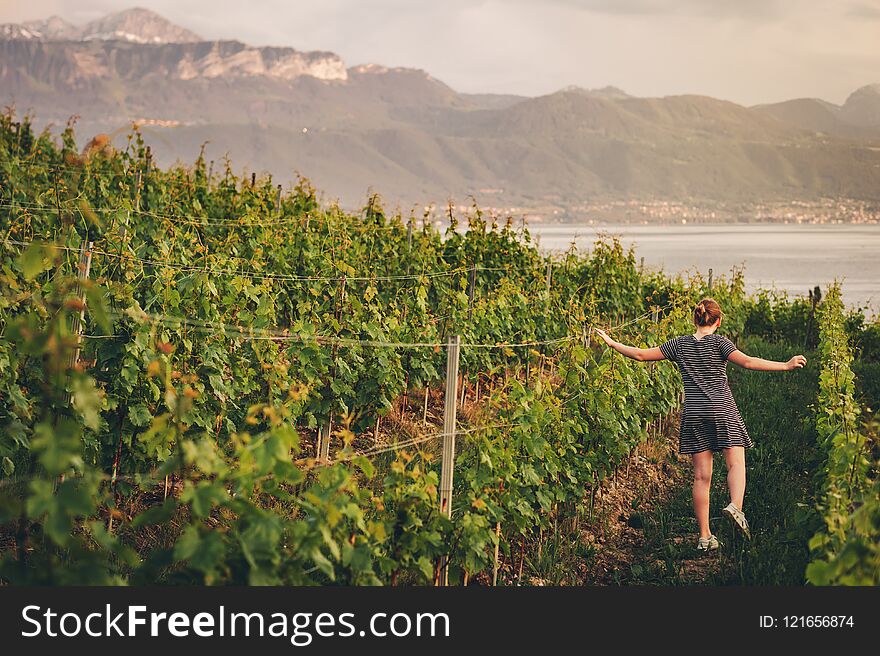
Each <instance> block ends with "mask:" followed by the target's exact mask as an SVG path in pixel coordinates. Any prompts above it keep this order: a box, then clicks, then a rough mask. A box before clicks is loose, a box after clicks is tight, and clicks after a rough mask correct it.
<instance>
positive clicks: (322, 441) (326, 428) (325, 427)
mask: <svg viewBox="0 0 880 656" xmlns="http://www.w3.org/2000/svg"><path fill="white" fill-rule="evenodd" d="M345 282H346V277H345V276H344V275H343V276H342V278H341V279H340V285H339V295H338V296H337V299H336V314H335V316H336V321H337V325H338V323H339V321H340V319H341V317H342V305H343V304H344V303H345ZM338 348H339V344H338V343H336V342H334V344H333V351H332V356H331V358H332V361H331V363H330V376H329V378H328V379H327V387H326V391H327V398H329V399H331V402H330V410H329V413H328V416H327V423H325V424H322V425H321V426H319V427H318V441H317V444H316V445H315V452H316V453H315V456H316V457H317V458H318V460H320V461H321V462H327V461H328V460H330V435H331V434H332V432H333V377H334V375H335V372H336V355H337V352H338ZM376 430H377V431H378V422H377V429H376Z"/></svg>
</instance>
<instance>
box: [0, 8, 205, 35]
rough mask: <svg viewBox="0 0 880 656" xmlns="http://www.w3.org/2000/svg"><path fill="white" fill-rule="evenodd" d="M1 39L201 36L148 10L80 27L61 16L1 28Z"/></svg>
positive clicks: (96, 21) (8, 24) (130, 10)
mask: <svg viewBox="0 0 880 656" xmlns="http://www.w3.org/2000/svg"><path fill="white" fill-rule="evenodd" d="M0 38H5V39H35V40H38V41H95V40H98V41H129V42H131V43H194V42H198V41H204V39H203V38H202V37H200V36H199V35H198V34H196V33H194V32H191V31H189V30H187V29H185V28H183V27H180V26H178V25H175V24H174V23H172V22H171V21H169V20H167V19H165V18H163V17H162V16H160V15H159V14H157V13H156V12H154V11H150V10H149V9H141V8H140V7H135V8H134V9H126V10H125V11H120V12H117V13H115V14H110V15H109V16H104V17H103V18H99V19H97V20H94V21H91V22H90V23H86V24H85V25H83V26H81V27H77V26H76V25H73V24H71V23H68V22H67V21H66V20H64V19H63V18H60V17H59V16H52V17H51V18H47V19H46V20H34V21H27V22H24V23H21V24H16V23H7V24H6V25H0Z"/></svg>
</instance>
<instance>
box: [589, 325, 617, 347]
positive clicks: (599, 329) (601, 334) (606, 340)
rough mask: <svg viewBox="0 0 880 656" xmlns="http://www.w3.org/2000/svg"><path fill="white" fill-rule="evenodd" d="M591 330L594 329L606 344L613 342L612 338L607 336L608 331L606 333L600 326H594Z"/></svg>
mask: <svg viewBox="0 0 880 656" xmlns="http://www.w3.org/2000/svg"><path fill="white" fill-rule="evenodd" d="M593 330H595V331H596V334H597V335H598V336H599V337H601V338H602V339H603V340H604V341H605V343H606V344H608V346H611V345H612V344H613V343H614V340H613V339H611V338H610V337H609V336H608V333H606V332H605V331H604V330H602V329H601V328H594V329H593Z"/></svg>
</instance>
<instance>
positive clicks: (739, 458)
mask: <svg viewBox="0 0 880 656" xmlns="http://www.w3.org/2000/svg"><path fill="white" fill-rule="evenodd" d="M724 462H725V464H726V465H727V488H728V489H729V490H730V501H731V503H732V504H733V505H735V506H736V507H737V508H739V509H740V510H742V507H743V497H744V496H745V494H746V450H745V449H744V448H743V447H741V446H734V447H731V448H729V449H724Z"/></svg>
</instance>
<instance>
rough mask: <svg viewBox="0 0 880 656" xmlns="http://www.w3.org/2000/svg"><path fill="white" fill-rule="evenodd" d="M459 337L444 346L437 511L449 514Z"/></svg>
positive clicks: (440, 576) (443, 569) (440, 580)
mask: <svg viewBox="0 0 880 656" xmlns="http://www.w3.org/2000/svg"><path fill="white" fill-rule="evenodd" d="M460 350H461V336H460V335H450V336H449V341H448V342H447V347H446V395H445V397H444V412H443V458H442V461H441V465H440V512H442V513H444V514H445V515H446V516H447V517H449V518H451V517H452V473H453V470H454V469H455V419H456V406H457V403H456V402H457V400H458V395H457V394H456V392H457V391H458V390H457V389H456V383H457V382H458V359H459V358H458V356H459V351H460ZM448 566H449V558H448V556H443V557H442V558H441V559H440V564H439V567H438V568H437V585H441V586H445V585H448V583H449V571H448Z"/></svg>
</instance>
